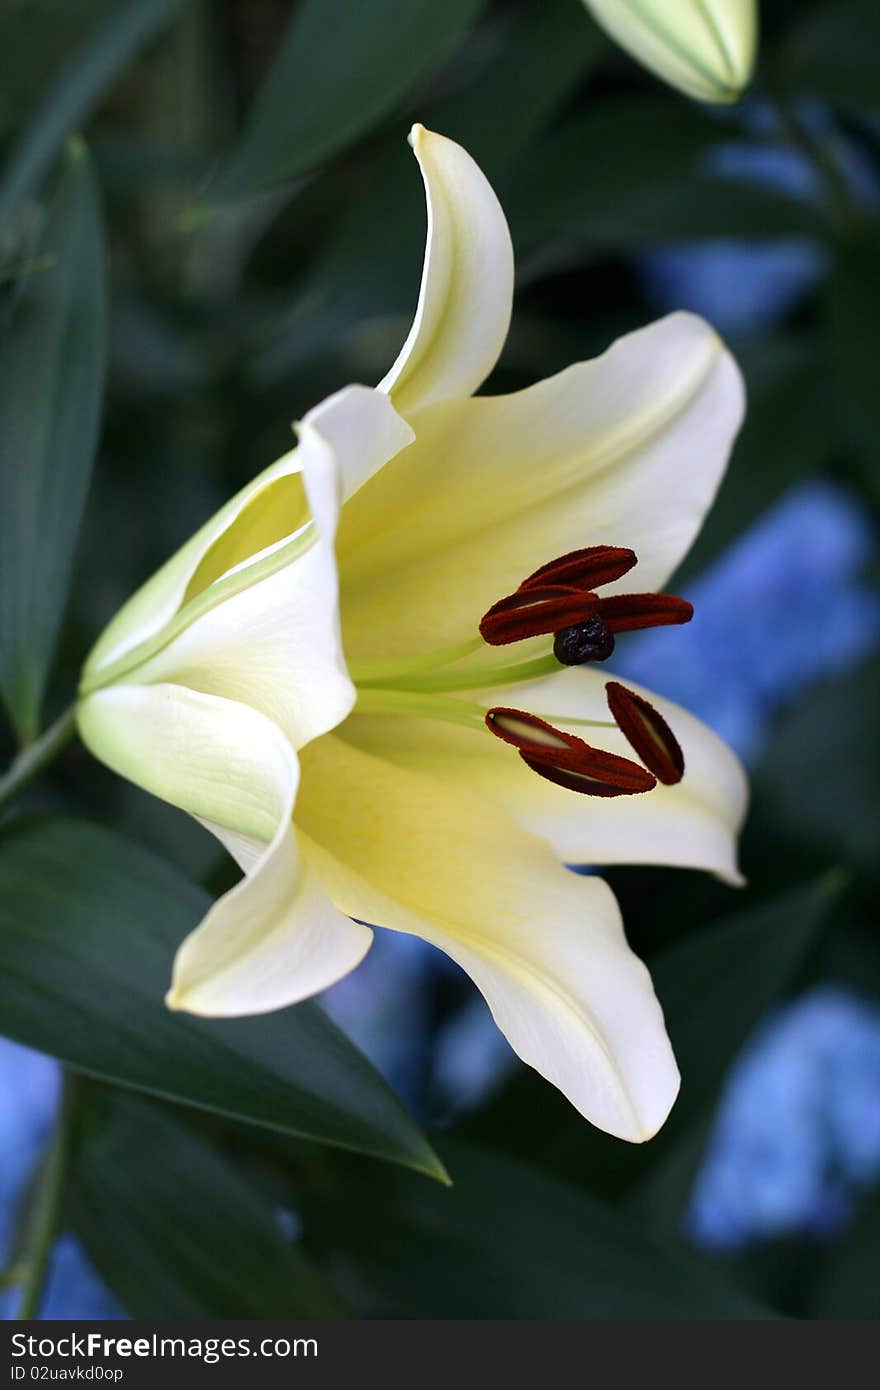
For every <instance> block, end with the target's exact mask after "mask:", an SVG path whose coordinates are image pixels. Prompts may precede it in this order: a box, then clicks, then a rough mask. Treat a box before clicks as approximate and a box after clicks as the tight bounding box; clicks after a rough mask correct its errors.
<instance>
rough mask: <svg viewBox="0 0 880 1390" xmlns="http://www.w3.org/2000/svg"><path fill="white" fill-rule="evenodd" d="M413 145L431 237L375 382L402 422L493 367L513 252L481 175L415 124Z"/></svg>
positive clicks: (509, 297) (453, 147)
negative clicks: (389, 355)
mask: <svg viewBox="0 0 880 1390" xmlns="http://www.w3.org/2000/svg"><path fill="white" fill-rule="evenodd" d="M410 144H411V145H412V147H413V150H414V152H415V156H416V158H417V160H418V161H419V167H420V168H421V171H422V178H423V180H424V184H425V195H426V198H427V204H428V237H427V244H426V247H425V261H424V266H423V269H422V282H421V287H420V289H419V302H418V307H417V309H416V316H415V319H414V321H413V325H412V328H411V329H410V331H409V335H408V337H407V339H406V342H405V343H404V345H403V348H402V349H401V351H400V354H399V356H398V357H397V360H396V361H395V363H394V365H393V366H392V368H391V370H390V371H389V372H388V373H387V374H386V376H385V377H384V378H383V379H382V381H381V382H380V383H379V390H380V391H387V392H390V393H391V395H392V398H393V400H394V404H395V406H396V407H397V409H398V410H399V411H401V413H402V414H403V415H405V416H407V417H408V416H409V415H410V414H411V413H412V411H414V410H417V409H420V408H421V407H423V406H426V405H430V404H432V403H433V402H435V401H442V400H448V399H450V398H452V397H454V396H469V395H470V394H471V393H472V392H473V391H476V389H477V387H478V386H480V385H481V384H482V382H483V381H485V379H486V377H487V376H488V375H489V373H490V372H491V370H492V368H493V367H494V366H495V363H496V362H497V360H498V357H499V355H500V353H501V349H502V347H503V346H504V340H505V338H506V337H507V330H508V328H509V327H510V316H511V309H512V305H513V246H512V244H511V240H510V232H509V230H508V227H507V222H506V220H505V217H504V213H503V211H502V208H501V205H500V203H499V202H498V199H497V198H496V196H495V193H494V192H493V190H492V188H491V186H490V184H489V181H488V180H487V178H486V176H485V174H483V172H482V171H481V169H480V168H479V166H478V165H477V163H476V162H475V161H474V160H473V159H472V158H471V156H470V155H469V154H468V153H467V151H466V150H463V149H462V147H461V146H460V145H457V144H456V143H455V141H454V140H448V139H446V137H445V136H442V135H437V134H435V133H434V132H433V131H430V130H426V129H425V127H424V126H422V125H415V126H413V128H412V132H411V134H410Z"/></svg>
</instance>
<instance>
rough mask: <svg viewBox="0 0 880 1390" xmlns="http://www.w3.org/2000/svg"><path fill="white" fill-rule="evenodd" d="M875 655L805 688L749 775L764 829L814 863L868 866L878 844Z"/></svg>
mask: <svg viewBox="0 0 880 1390" xmlns="http://www.w3.org/2000/svg"><path fill="white" fill-rule="evenodd" d="M878 708H880V658H877V657H872V658H871V659H870V660H868V661H866V662H865V663H864V664H863V665H862V666H860V667H859V668H858V669H857V670H855V671H848V672H847V673H846V674H845V675H844V676H842V677H838V678H837V679H834V680H830V681H825V682H823V683H822V684H821V685H819V686H817V687H816V688H815V689H813V690H811V691H810V692H809V693H808V694H807V695H806V696H805V697H804V698H803V699H802V700H801V701H799V702H798V703H797V704H796V705H795V706H794V708H793V709H792V710H790V711H789V712H788V713H787V714H786V715H785V717H784V718H783V720H782V721H781V722H780V725H779V727H778V728H777V730H776V732H775V735H774V738H773V741H772V742H771V744H770V746H769V747H768V749H767V751H766V753H765V755H764V757H763V758H762V759H761V762H760V763H759V765H758V768H757V769H756V772H755V778H754V791H755V808H756V813H758V814H759V815H760V827H762V828H763V827H765V826H766V827H767V832H766V833H764V834H762V838H763V839H769V834H770V832H772V834H773V836H774V837H776V838H780V837H781V838H784V839H788V840H789V841H790V842H791V843H792V844H796V845H800V846H803V847H804V848H806V849H807V851H808V852H809V853H810V855H811V856H812V857H813V858H814V859H815V860H818V862H820V863H822V862H825V863H828V862H829V861H835V860H837V861H843V862H845V863H847V864H851V865H853V866H855V867H857V868H863V869H865V870H866V871H867V872H870V873H874V872H876V869H877V863H878V851H880V826H878V819H877V807H878V805H880V728H878V723H877V710H878Z"/></svg>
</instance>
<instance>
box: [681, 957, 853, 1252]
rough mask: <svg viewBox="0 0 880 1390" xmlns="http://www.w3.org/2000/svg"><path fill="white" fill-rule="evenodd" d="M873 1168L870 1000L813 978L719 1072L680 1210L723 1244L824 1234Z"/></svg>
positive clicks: (712, 1242) (693, 1228)
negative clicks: (700, 1162) (716, 1095)
mask: <svg viewBox="0 0 880 1390" xmlns="http://www.w3.org/2000/svg"><path fill="white" fill-rule="evenodd" d="M878 1174H880V1007H877V1006H876V1005H869V1004H866V1003H863V1002H861V1001H860V1000H858V999H857V998H855V997H854V996H853V995H852V994H850V993H849V992H848V991H846V990H844V989H842V988H839V987H835V986H832V985H825V986H821V987H819V988H817V989H815V990H813V991H812V992H811V993H810V994H808V995H806V996H804V997H803V998H802V999H800V1000H798V1001H796V1002H795V1003H793V1004H790V1005H788V1007H787V1008H785V1009H783V1010H781V1011H780V1012H779V1013H778V1014H777V1015H776V1016H775V1017H773V1018H771V1019H770V1020H768V1022H767V1023H765V1025H764V1026H763V1027H762V1028H761V1029H760V1030H759V1032H758V1033H757V1035H756V1036H755V1037H754V1038H753V1039H752V1040H751V1042H750V1043H749V1044H748V1046H747V1048H746V1050H745V1052H744V1053H743V1055H742V1057H741V1059H740V1060H739V1062H738V1064H737V1066H736V1068H735V1069H734V1072H733V1074H732V1076H731V1078H730V1080H729V1083H728V1086H727V1089H726V1092H725V1095H724V1097H723V1099H722V1102H721V1106H720V1109H719V1112H718V1116H717V1119H716V1123H715V1128H714V1132H713V1136H712V1139H711V1141H710V1145H709V1150H708V1155H707V1158H706V1162H705V1166H704V1168H703V1171H702V1173H701V1175H700V1178H699V1180H698V1182H697V1185H696V1189H695V1191H694V1194H693V1199H692V1203H691V1208H690V1211H689V1214H688V1218H687V1229H688V1232H689V1234H690V1235H691V1236H692V1237H693V1239H694V1240H696V1241H697V1242H698V1243H700V1244H703V1245H707V1246H711V1247H715V1248H719V1249H733V1248H736V1247H738V1246H741V1245H743V1244H745V1243H746V1242H748V1241H750V1240H755V1239H758V1238H767V1237H772V1236H783V1235H790V1234H794V1233H801V1234H812V1235H823V1234H826V1233H829V1232H833V1231H835V1230H837V1229H838V1228H839V1227H840V1225H841V1224H842V1222H843V1221H844V1220H845V1219H846V1217H847V1215H848V1214H849V1211H850V1209H851V1207H852V1204H853V1200H854V1197H855V1195H856V1194H857V1192H858V1190H859V1188H860V1187H862V1186H863V1185H865V1184H867V1183H868V1182H870V1181H871V1180H872V1179H873V1178H875V1177H876V1176H877V1175H878Z"/></svg>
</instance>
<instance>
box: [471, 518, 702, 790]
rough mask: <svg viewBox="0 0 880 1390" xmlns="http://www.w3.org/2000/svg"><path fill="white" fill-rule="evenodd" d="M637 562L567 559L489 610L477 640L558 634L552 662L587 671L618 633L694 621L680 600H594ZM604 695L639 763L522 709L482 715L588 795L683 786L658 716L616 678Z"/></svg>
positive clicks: (624, 554) (675, 748) (543, 771)
mask: <svg viewBox="0 0 880 1390" xmlns="http://www.w3.org/2000/svg"><path fill="white" fill-rule="evenodd" d="M636 563H637V559H636V555H635V553H634V551H632V550H628V549H626V548H624V547H622V546H613V545H595V546H589V547H588V548H586V549H584V550H573V551H570V552H569V553H568V554H566V555H561V556H560V557H559V558H558V559H556V560H551V561H550V562H549V563H548V564H546V565H542V566H541V567H540V569H537V570H535V571H534V573H533V574H530V575H528V576H527V577H526V578H525V579H524V580H523V581H522V583H521V584H520V585H519V586H518V588H517V589H516V591H515V592H514V593H512V594H508V595H506V596H505V597H504V598H501V599H498V601H497V602H496V603H493V604H492V606H491V608H489V609H488V610H487V612H486V613H484V615H483V617H482V619H481V621H480V635H481V637H482V638H483V641H484V642H486V643H488V644H489V645H490V646H506V645H508V644H509V643H512V642H522V641H525V640H527V639H528V638H533V637H541V636H551V635H552V637H553V657H554V658H555V660H556V661H557V662H558V663H559V665H560V666H563V667H564V666H583V665H586V664H587V663H589V662H595V661H599V662H601V661H606V660H607V659H608V657H609V656H611V654H612V653H613V651H614V647H615V637H616V634H618V633H620V632H632V631H636V630H638V629H640V628H649V627H668V626H671V625H677V624H680V623H687V622H690V620H691V618H692V617H693V612H694V610H693V607H692V605H691V604H690V603H688V602H687V600H686V599H682V598H678V597H677V596H676V595H674V594H662V593H661V594H650V593H647V594H645V593H641V594H640V593H632V594H627V593H618V594H612V595H609V596H607V597H600V596H599V595H598V594H597V593H596V590H597V589H599V588H601V587H602V586H603V585H605V584H611V583H613V582H614V581H615V580H618V579H622V578H623V576H624V575H625V574H628V573H629V571H630V570H631V569H633V568H634V566H635V565H636ZM520 669H522V668H520ZM605 693H606V698H607V701H608V708H609V712H610V714H611V716H612V720H613V723H611V724H610V725H607V726H606V727H610V728H616V729H617V730H618V731H619V732H620V733H621V734H622V735H623V737H624V738H625V739H626V741H627V743H628V744H629V746H630V748H631V749H632V750H633V752H634V753H635V754H636V755H637V757H638V758H639V759H640V761H639V762H635V761H634V760H633V759H631V758H626V757H622V756H621V755H620V754H617V753H610V752H608V751H607V750H605V749H602V748H594V747H592V745H591V744H589V743H586V742H585V741H584V740H583V739H582V738H579V737H578V736H577V735H576V734H572V733H569V732H568V731H566V730H563V729H558V728H556V727H555V726H554V725H553V724H551V723H549V721H547V720H546V719H543V718H541V717H539V716H538V715H535V714H530V713H528V712H527V711H523V710H518V709H511V708H507V707H505V706H495V707H494V708H492V709H490V710H489V712H488V713H487V715H486V725H487V727H488V728H489V729H490V731H491V732H492V733H493V734H494V735H495V736H496V737H497V738H500V739H502V740H503V741H504V742H505V743H508V744H512V745H513V747H515V748H516V750H517V752H518V753H519V755H520V757H521V759H522V760H523V762H524V763H525V764H526V766H527V767H529V768H530V769H531V770H532V771H533V772H536V773H537V774H538V775H539V776H540V777H544V778H546V779H547V780H548V781H550V782H555V783H556V784H557V785H558V786H561V787H565V788H567V789H568V790H570V791H575V792H580V793H582V794H584V795H587V796H605V797H611V796H633V795H636V794H638V793H641V792H648V791H652V790H653V789H654V788H655V787H656V786H657V783H658V782H662V783H663V784H664V785H666V786H672V785H674V784H675V783H677V782H680V781H681V779H682V777H683V776H684V754H683V753H682V750H681V746H680V744H679V743H678V740H677V739H676V737H675V735H674V734H673V732H672V730H671V729H670V727H669V725H668V723H667V722H666V720H665V719H664V718H663V716H662V715H661V714H660V712H659V711H658V710H656V709H655V708H654V706H653V705H652V704H651V703H650V702H649V701H648V700H646V699H645V698H644V696H642V695H638V694H637V693H636V692H635V691H634V690H629V689H628V688H627V687H626V686H624V685H621V683H620V682H619V681H608V682H607V684H606V686H605ZM563 722H564V721H563ZM572 722H574V723H579V724H589V723H591V722H594V723H601V721H590V720H573V721H572Z"/></svg>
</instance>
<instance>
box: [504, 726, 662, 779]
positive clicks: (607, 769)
mask: <svg viewBox="0 0 880 1390" xmlns="http://www.w3.org/2000/svg"><path fill="white" fill-rule="evenodd" d="M486 724H487V726H488V727H489V729H491V731H492V733H493V734H495V735H496V736H497V737H498V738H500V739H503V740H504V742H505V743H510V744H512V745H513V747H514V748H516V749H517V750H518V752H519V755H520V757H521V758H522V760H523V762H524V763H525V764H526V766H527V767H530V768H531V769H532V771H533V772H537V774H538V776H539V777H545V778H546V779H547V780H548V781H549V782H555V783H556V784H557V786H560V787H566V788H567V789H568V790H569V791H574V792H581V793H583V794H584V795H585V796H632V795H634V794H636V793H637V792H648V791H650V790H651V788H652V787H655V786H656V785H657V783H656V781H655V779H654V778H653V777H652V776H651V774H650V772H646V771H645V769H644V768H643V767H639V765H638V763H634V762H631V761H630V759H629V758H621V757H619V756H618V755H617V754H616V753H606V752H605V751H604V749H601V748H592V747H591V746H590V745H589V744H588V743H584V741H583V739H581V738H577V737H576V736H575V735H574V734H569V733H565V732H564V731H563V730H561V729H555V728H554V727H553V725H552V724H548V723H547V721H546V720H544V719H539V718H538V716H537V715H535V714H527V713H525V712H524V711H523V710H518V709H505V708H503V707H501V706H496V707H495V708H494V709H490V710H489V712H488V713H487V715H486Z"/></svg>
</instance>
